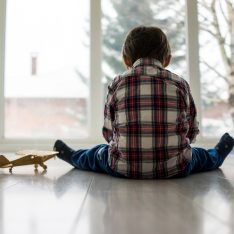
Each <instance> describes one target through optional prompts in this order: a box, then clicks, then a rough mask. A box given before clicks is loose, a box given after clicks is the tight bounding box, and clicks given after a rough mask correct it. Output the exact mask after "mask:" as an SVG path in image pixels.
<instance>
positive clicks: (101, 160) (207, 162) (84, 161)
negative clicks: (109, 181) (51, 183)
mask: <svg viewBox="0 0 234 234" xmlns="http://www.w3.org/2000/svg"><path fill="white" fill-rule="evenodd" d="M108 148H109V146H108V145H106V144H100V145H97V146H95V147H93V148H91V149H81V150H77V151H75V153H73V155H72V159H71V160H72V165H73V166H74V167H76V168H78V169H82V170H88V171H95V172H103V173H106V174H108V175H111V176H116V177H124V176H123V175H121V174H119V173H117V172H115V171H113V170H112V169H111V168H110V166H109V164H108ZM223 161H224V159H223V158H221V157H220V156H219V155H218V153H217V151H216V150H215V149H209V150H205V149H202V148H192V160H191V161H190V162H189V164H188V166H187V167H186V168H185V170H184V171H182V172H181V173H180V174H179V175H177V176H175V177H183V176H188V175H190V174H192V173H196V172H202V171H209V170H214V169H217V168H218V167H220V166H221V165H222V163H223Z"/></svg>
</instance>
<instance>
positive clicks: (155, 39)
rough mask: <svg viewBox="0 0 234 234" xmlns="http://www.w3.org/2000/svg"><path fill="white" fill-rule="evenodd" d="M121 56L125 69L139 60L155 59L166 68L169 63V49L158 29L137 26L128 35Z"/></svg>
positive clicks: (164, 36) (165, 38)
mask: <svg viewBox="0 0 234 234" xmlns="http://www.w3.org/2000/svg"><path fill="white" fill-rule="evenodd" d="M122 56H123V60H124V63H125V65H126V66H127V67H131V66H132V65H133V63H134V62H135V61H136V60H137V59H139V58H155V59H157V60H159V61H160V62H161V63H162V65H163V66H164V67H166V66H167V65H168V64H169V63H170V59H171V49H170V45H169V43H168V40H167V37H166V35H165V34H164V33H163V31H162V30H161V29H160V28H157V27H145V26H139V27H136V28H134V29H132V30H131V31H130V32H129V33H128V35H127V37H126V39H125V42H124V44H123V49H122Z"/></svg>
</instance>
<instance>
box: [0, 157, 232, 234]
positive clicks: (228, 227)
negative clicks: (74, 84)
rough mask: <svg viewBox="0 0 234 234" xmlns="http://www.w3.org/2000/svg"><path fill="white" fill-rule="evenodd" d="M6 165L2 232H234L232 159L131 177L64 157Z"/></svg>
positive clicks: (0, 178)
mask: <svg viewBox="0 0 234 234" xmlns="http://www.w3.org/2000/svg"><path fill="white" fill-rule="evenodd" d="M47 165H48V170H47V172H46V173H42V170H41V169H39V172H38V174H35V173H34V169H33V167H31V166H27V167H21V168H20V167H19V168H14V169H13V174H9V172H8V170H7V169H0V234H47V233H48V234H72V233H79V234H124V233H132V234H151V233H152V234H171V233H172V234H177V233H178V234H193V233H196V234H203V233H212V234H216V233H217V234H231V233H234V157H233V156H232V157H229V158H228V159H227V160H226V161H225V163H224V165H223V166H222V169H221V170H216V171H212V172H208V173H200V174H196V175H192V176H190V177H187V178H185V179H171V180H148V181H146V180H140V181H137V180H127V179H117V178H113V177H110V176H107V175H104V174H95V173H92V172H85V171H79V170H76V169H73V168H72V167H70V166H69V165H68V164H66V163H64V162H62V161H60V160H59V159H56V160H50V161H48V163H47Z"/></svg>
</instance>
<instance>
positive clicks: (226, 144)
mask: <svg viewBox="0 0 234 234" xmlns="http://www.w3.org/2000/svg"><path fill="white" fill-rule="evenodd" d="M233 146H234V139H233V138H232V137H231V136H230V135H229V134H228V133H225V134H224V135H223V136H222V137H221V138H220V140H219V142H218V144H217V145H216V146H215V149H216V150H217V152H218V154H219V155H220V156H221V157H222V158H223V159H224V158H226V157H227V155H228V154H229V153H230V152H231V151H232V148H233Z"/></svg>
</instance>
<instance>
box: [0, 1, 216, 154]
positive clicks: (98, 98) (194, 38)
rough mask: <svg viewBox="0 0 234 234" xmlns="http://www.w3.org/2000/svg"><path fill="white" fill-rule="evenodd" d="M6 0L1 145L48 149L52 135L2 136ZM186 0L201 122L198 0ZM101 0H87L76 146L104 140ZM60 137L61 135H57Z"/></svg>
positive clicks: (190, 64)
mask: <svg viewBox="0 0 234 234" xmlns="http://www.w3.org/2000/svg"><path fill="white" fill-rule="evenodd" d="M6 1H7V0H0V149H1V151H15V150H19V149H23V148H36V149H51V147H52V145H53V143H54V141H55V139H5V138H4V115H5V114H4V104H5V103H4V67H5V66H4V56H5V55H4V54H5V31H6V28H5V25H6ZM185 4H186V43H187V52H186V59H187V69H188V77H189V83H190V87H191V90H192V93H193V97H194V101H195V103H196V106H197V110H198V119H199V122H200V123H201V119H202V117H201V116H202V112H201V95H200V94H201V88H200V82H199V85H198V82H197V81H198V79H199V81H200V74H199V42H198V36H199V31H198V12H197V1H190V0H185ZM188 16H189V17H188ZM101 19H102V10H101V0H90V84H89V85H90V86H89V88H90V92H89V93H90V95H89V100H88V122H89V130H88V131H89V136H88V137H87V138H84V139H68V140H67V143H68V144H70V145H71V146H74V147H76V148H79V147H89V146H91V145H95V144H100V143H105V141H104V139H103V138H102V133H101V128H102V124H103V100H102V97H103V95H102V82H101V80H102V75H103V74H102V66H101V61H102V50H101V47H102V29H101ZM59 137H62V136H59ZM215 140H217V139H208V138H203V137H202V132H201V134H200V137H199V139H198V141H197V143H196V145H199V146H202V147H209V146H213V143H214V142H215Z"/></svg>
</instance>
